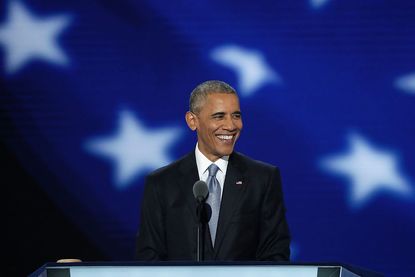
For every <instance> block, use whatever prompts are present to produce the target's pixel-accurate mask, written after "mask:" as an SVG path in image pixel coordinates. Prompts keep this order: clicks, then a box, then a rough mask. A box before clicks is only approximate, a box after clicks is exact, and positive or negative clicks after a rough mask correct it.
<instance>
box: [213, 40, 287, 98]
mask: <svg viewBox="0 0 415 277" xmlns="http://www.w3.org/2000/svg"><path fill="white" fill-rule="evenodd" d="M211 58H212V59H213V60H214V61H216V62H217V63H220V64H222V65H224V66H228V67H230V68H231V69H233V70H235V71H236V73H237V75H238V90H239V92H240V93H241V95H243V96H249V95H252V94H253V93H254V92H255V91H256V90H257V89H259V88H260V87H262V86H263V85H265V84H267V83H273V82H279V81H280V77H279V76H278V74H277V73H276V72H274V70H273V69H272V68H271V67H270V66H269V65H268V64H267V63H266V60H265V58H264V56H263V55H262V54H261V53H260V52H258V51H255V50H248V49H245V48H242V47H240V46H236V45H225V46H220V47H217V48H215V49H214V50H213V51H212V52H211Z"/></svg>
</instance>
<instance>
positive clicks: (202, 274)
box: [30, 262, 382, 277]
mask: <svg viewBox="0 0 415 277" xmlns="http://www.w3.org/2000/svg"><path fill="white" fill-rule="evenodd" d="M98 276H99V277H110V276H111V277H159V276H162V277H168V276H180V277H195V276H197V277H231V276H237V277H248V276H260V277H380V276H382V275H381V274H379V273H375V272H372V271H369V270H365V269H362V268H357V267H353V266H348V265H344V264H326V263H321V264H320V263H319V264H311V263H309V264H304V263H275V262H248V263H246V262H244V263H242V262H220V263H212V262H202V263H188V262H186V263H181V262H157V263H143V262H109V263H108V262H93V263H90V262H83V263H67V264H62V263H47V264H45V265H43V266H42V267H41V268H39V269H38V270H36V271H35V272H34V273H32V274H31V275H30V277H98Z"/></svg>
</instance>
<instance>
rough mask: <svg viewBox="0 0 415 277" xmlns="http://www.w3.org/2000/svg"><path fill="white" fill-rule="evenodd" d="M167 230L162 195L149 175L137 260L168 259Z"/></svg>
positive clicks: (143, 202) (145, 190)
mask: <svg viewBox="0 0 415 277" xmlns="http://www.w3.org/2000/svg"><path fill="white" fill-rule="evenodd" d="M165 230H166V229H165V226H164V220H163V209H162V203H161V202H160V196H159V194H158V193H157V186H156V183H155V182H154V180H153V178H152V177H151V176H149V177H147V180H146V184H145V188H144V194H143V200H142V206H141V222H140V228H139V231H138V234H137V248H136V249H137V250H136V259H137V260H143V261H157V260H165V259H166V256H167V254H166V253H167V250H166V246H165V245H166V244H165Z"/></svg>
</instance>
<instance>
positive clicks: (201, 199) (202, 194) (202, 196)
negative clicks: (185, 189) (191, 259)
mask: <svg viewBox="0 0 415 277" xmlns="http://www.w3.org/2000/svg"><path fill="white" fill-rule="evenodd" d="M193 195H194V197H195V198H196V200H197V208H196V216H197V219H198V223H197V238H196V242H197V252H196V261H198V262H200V261H203V260H204V259H205V239H204V238H205V233H206V232H205V230H206V224H207V223H208V222H209V220H210V217H211V215H212V209H211V208H210V206H209V205H208V204H206V203H205V201H206V198H207V197H208V195H209V189H208V186H207V184H206V182H204V181H201V180H200V181H197V182H196V183H195V184H194V185H193Z"/></svg>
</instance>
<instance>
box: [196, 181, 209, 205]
mask: <svg viewBox="0 0 415 277" xmlns="http://www.w3.org/2000/svg"><path fill="white" fill-rule="evenodd" d="M193 195H194V196H195V198H196V200H197V202H199V203H202V202H204V201H205V200H206V198H207V196H208V195H209V189H208V186H207V184H206V182H204V181H202V180H200V181H197V182H196V183H195V184H194V185H193Z"/></svg>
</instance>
